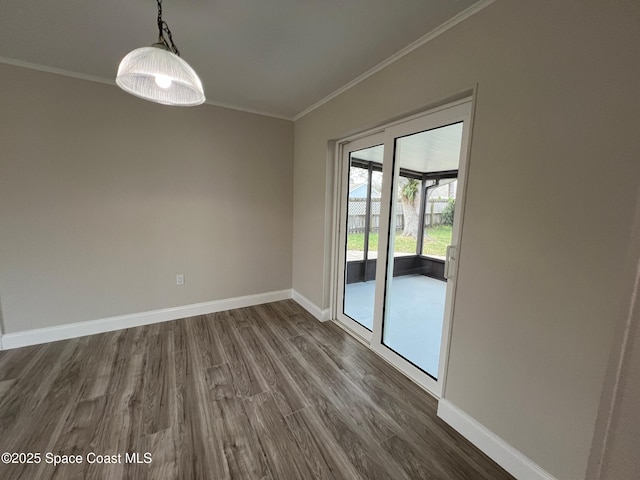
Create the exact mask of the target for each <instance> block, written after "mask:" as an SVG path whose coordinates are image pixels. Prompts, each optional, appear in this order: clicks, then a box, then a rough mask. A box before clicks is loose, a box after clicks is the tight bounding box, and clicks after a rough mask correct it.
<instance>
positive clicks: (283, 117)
mask: <svg viewBox="0 0 640 480" xmlns="http://www.w3.org/2000/svg"><path fill="white" fill-rule="evenodd" d="M0 63H4V64H7V65H13V66H15V67H22V68H28V69H30V70H37V71H39V72H45V73H53V74H55V75H62V76H63V77H71V78H77V79H80V80H87V81H89V82H97V83H102V84H105V85H112V86H114V87H116V86H117V85H116V82H115V80H114V79H111V78H104V77H99V76H96V75H87V74H84V73H78V72H72V71H71V70H64V69H62V68H55V67H50V66H48V65H40V64H37V63H30V62H23V61H22V60H16V59H14V58H8V57H0ZM204 104H205V105H212V106H214V107H220V108H228V109H230V110H237V111H239V112H245V113H253V114H255V115H264V116H267V117H273V118H279V119H281V120H288V121H293V117H290V116H289V117H288V116H286V115H282V114H279V113H273V112H266V111H262V110H255V109H251V108H245V107H240V106H238V105H232V104H229V103H222V102H213V101H211V100H206V101H205V102H204Z"/></svg>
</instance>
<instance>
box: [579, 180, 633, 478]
mask: <svg viewBox="0 0 640 480" xmlns="http://www.w3.org/2000/svg"><path fill="white" fill-rule="evenodd" d="M636 205H637V207H636V216H635V222H634V227H633V233H632V240H631V245H630V248H629V254H628V260H627V265H626V268H623V269H621V273H623V274H624V276H625V285H624V291H623V293H624V294H625V296H626V297H628V298H629V300H628V302H626V303H623V304H622V305H621V308H620V313H619V317H620V320H619V322H618V328H617V331H616V334H615V340H614V345H613V348H612V351H611V355H610V357H609V366H608V368H607V373H606V377H605V382H604V388H603V392H602V401H601V402H600V409H599V413H598V419H597V421H596V428H595V434H594V442H593V445H592V449H591V456H590V457H589V468H588V472H587V473H588V475H587V478H588V479H589V480H608V479H621V480H623V479H625V480H626V479H629V480H635V479H636V478H637V477H638V472H640V450H639V449H638V439H640V415H638V405H639V399H640V192H639V195H638V200H637V203H636Z"/></svg>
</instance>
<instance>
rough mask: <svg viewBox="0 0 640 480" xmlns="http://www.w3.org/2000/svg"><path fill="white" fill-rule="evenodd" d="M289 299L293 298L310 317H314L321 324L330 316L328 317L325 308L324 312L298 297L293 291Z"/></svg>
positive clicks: (305, 299) (327, 310) (302, 297)
mask: <svg viewBox="0 0 640 480" xmlns="http://www.w3.org/2000/svg"><path fill="white" fill-rule="evenodd" d="M291 298H293V299H294V300H295V301H296V302H298V303H299V304H300V306H301V307H302V308H304V309H305V310H306V311H307V312H309V313H310V314H311V315H313V316H314V317H316V318H317V319H318V320H320V321H321V322H326V321H327V320H329V317H330V315H329V309H328V308H325V309H324V310H323V309H321V308H320V307H318V306H317V305H316V304H315V303H313V302H311V301H310V300H308V299H307V298H305V297H304V296H302V295H300V294H299V293H298V292H296V291H295V290H292V292H291Z"/></svg>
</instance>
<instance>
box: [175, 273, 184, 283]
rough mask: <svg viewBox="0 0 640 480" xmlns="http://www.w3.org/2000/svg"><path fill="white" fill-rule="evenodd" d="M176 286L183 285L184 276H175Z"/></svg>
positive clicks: (180, 274)
mask: <svg viewBox="0 0 640 480" xmlns="http://www.w3.org/2000/svg"><path fill="white" fill-rule="evenodd" d="M176 285H184V274H182V273H179V274H178V275H176Z"/></svg>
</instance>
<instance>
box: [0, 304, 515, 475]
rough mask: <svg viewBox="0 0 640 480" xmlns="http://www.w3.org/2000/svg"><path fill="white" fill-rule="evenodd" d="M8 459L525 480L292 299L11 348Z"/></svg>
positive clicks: (5, 421) (86, 465)
mask: <svg viewBox="0 0 640 480" xmlns="http://www.w3.org/2000/svg"><path fill="white" fill-rule="evenodd" d="M2 452H25V453H26V452H39V453H40V454H41V455H42V457H41V461H40V463H33V464H1V463H0V479H3V480H18V479H29V480H31V479H43V480H49V479H64V480H67V479H105V480H112V479H113V480H119V479H131V480H144V479H154V480H155V479H184V480H207V479H212V480H220V479H271V480H280V479H282V480H295V479H305V480H306V479H345V480H355V479H376V480H378V479H392V480H400V479H434V480H435V479H442V480H450V479H473V480H475V479H491V480H496V479H498V480H499V479H510V478H512V477H511V476H510V475H508V474H507V473H505V472H504V471H503V470H502V469H501V468H500V467H498V466H497V465H496V464H494V463H493V462H492V461H491V460H490V459H488V458H487V457H486V456H485V455H484V454H482V453H481V452H480V451H478V450H477V449H476V448H475V447H473V446H472V445H471V444H470V443H469V442H467V441H466V440H465V439H464V438H462V437H461V436H460V435H458V434H457V433H456V432H455V431H453V430H452V429H451V428H449V427H448V426H447V425H445V424H444V423H443V422H442V421H440V420H439V419H438V418H437V417H436V402H435V400H434V399H433V398H432V397H430V396H429V395H428V394H427V393H425V392H424V391H422V390H421V389H420V388H419V387H417V386H416V385H415V384H413V383H412V382H411V381H409V380H408V379H407V378H405V377H404V376H402V375H401V374H400V373H398V372H397V371H396V370H394V369H393V368H392V367H390V366H389V365H388V364H386V363H385V362H384V361H383V360H381V359H380V358H379V357H377V356H376V355H375V354H374V353H373V352H371V351H370V350H368V349H367V348H366V347H364V346H363V345H361V344H360V343H358V342H357V341H356V340H355V339H353V338H352V337H350V336H349V335H347V334H346V333H345V332H344V331H342V330H341V329H340V328H339V327H337V326H336V325H334V324H332V323H330V322H329V323H326V324H322V323H319V322H318V321H317V320H316V319H314V318H313V317H311V316H310V315H309V314H308V313H307V312H305V311H304V310H303V309H302V308H301V307H300V306H299V305H298V304H296V303H295V302H293V301H292V300H287V301H283V302H276V303H271V304H266V305H260V306H256V307H250V308H243V309H238V310H232V311H226V312H220V313H216V314H211V315H204V316H199V317H192V318H187V319H182V320H176V321H173V322H166V323H161V324H156V325H150V326H145V327H139V328H132V329H128V330H121V331H117V332H112V333H105V334H100V335H94V336H90V337H83V338H78V339H72V340H66V341H62V342H55V343H50V344H45V345H38V346H32V347H26V348H21V349H15V350H8V351H4V352H0V453H2ZM46 452H51V453H53V454H58V455H81V459H82V463H80V464H60V465H53V464H51V463H47V458H46V457H45V453H46ZM147 452H148V453H150V454H151V459H152V461H151V462H150V463H145V462H144V460H145V459H144V454H145V453H147ZM91 453H93V454H96V455H111V456H114V455H118V454H120V455H121V456H120V458H117V457H115V460H116V461H114V462H110V463H90V460H93V457H92V456H91V455H90V454H91ZM131 453H137V454H139V456H140V461H139V462H132V461H127V458H126V456H125V454H131ZM107 458H108V459H113V458H114V457H107ZM129 460H130V459H129Z"/></svg>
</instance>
